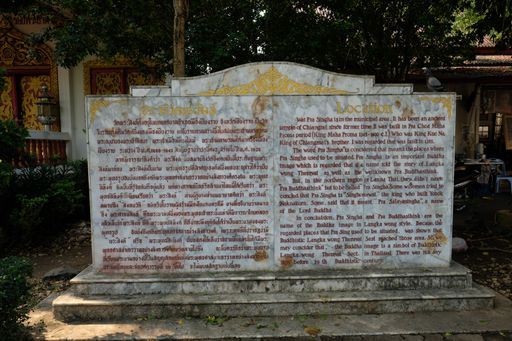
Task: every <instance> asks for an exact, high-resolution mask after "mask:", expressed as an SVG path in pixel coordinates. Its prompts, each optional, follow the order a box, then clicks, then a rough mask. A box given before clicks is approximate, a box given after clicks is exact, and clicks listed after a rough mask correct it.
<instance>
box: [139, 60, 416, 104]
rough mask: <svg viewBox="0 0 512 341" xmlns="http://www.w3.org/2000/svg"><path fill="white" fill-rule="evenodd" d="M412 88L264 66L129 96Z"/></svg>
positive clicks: (299, 68) (276, 65)
mask: <svg viewBox="0 0 512 341" xmlns="http://www.w3.org/2000/svg"><path fill="white" fill-rule="evenodd" d="M412 91H413V89H412V85H411V84H375V78H374V77H373V76H358V75H345V74H341V73H334V72H329V71H324V70H320V69H317V68H314V67H310V66H306V65H301V64H296V63H288V62H266V63H250V64H245V65H240V66H235V67H232V68H229V69H226V70H223V71H219V72H215V73H212V74H209V75H204V76H197V77H183V78H173V79H172V80H171V86H170V87H147V86H141V87H139V86H137V87H132V89H131V94H132V96H165V95H168V96H169V95H170V96H254V95H267V96H272V95H372V94H375V95H376V94H378V95H387V94H389V95H405V94H412Z"/></svg>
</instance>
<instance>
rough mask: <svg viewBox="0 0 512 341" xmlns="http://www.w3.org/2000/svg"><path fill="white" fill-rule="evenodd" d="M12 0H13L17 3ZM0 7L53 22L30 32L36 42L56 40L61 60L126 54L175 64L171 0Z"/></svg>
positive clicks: (52, 0)
mask: <svg viewBox="0 0 512 341" xmlns="http://www.w3.org/2000/svg"><path fill="white" fill-rule="evenodd" d="M13 4H14V5H13ZM0 10H2V11H3V12H10V13H14V14H20V15H25V16H33V15H37V16H39V17H42V18H44V19H46V20H47V21H48V22H49V27H48V28H47V29H44V30H43V31H42V32H40V33H38V34H35V35H33V36H32V39H31V40H32V42H33V43H41V42H47V41H52V42H53V43H54V44H55V49H54V52H55V58H56V61H57V63H58V64H59V65H61V66H64V67H72V66H75V65H77V64H78V63H79V62H80V61H82V60H83V59H84V58H85V57H87V56H90V55H94V56H97V57H99V58H103V59H107V60H109V59H114V58H116V57H120V56H122V57H124V58H127V59H128V60H131V61H132V62H134V63H135V64H136V65H137V66H142V67H143V66H156V67H157V68H158V69H159V71H161V72H166V71H167V72H168V71H169V70H170V69H171V61H172V41H173V38H172V32H173V29H172V18H173V5H172V2H171V1H159V0H129V1H127V0H89V1H82V0H23V6H22V5H21V4H18V0H10V1H7V3H3V2H2V3H1V4H0Z"/></svg>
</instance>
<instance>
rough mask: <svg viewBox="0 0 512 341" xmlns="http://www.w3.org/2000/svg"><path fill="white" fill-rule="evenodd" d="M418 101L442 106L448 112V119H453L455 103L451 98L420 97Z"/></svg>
mask: <svg viewBox="0 0 512 341" xmlns="http://www.w3.org/2000/svg"><path fill="white" fill-rule="evenodd" d="M418 100H419V101H429V102H432V103H438V104H441V105H442V106H443V107H444V108H445V109H446V111H447V112H448V118H451V117H452V105H453V103H452V99H451V98H450V97H419V98H418Z"/></svg>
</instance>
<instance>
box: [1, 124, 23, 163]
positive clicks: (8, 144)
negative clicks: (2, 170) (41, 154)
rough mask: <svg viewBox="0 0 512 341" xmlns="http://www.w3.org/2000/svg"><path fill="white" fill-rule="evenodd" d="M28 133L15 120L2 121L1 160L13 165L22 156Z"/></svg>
mask: <svg viewBox="0 0 512 341" xmlns="http://www.w3.org/2000/svg"><path fill="white" fill-rule="evenodd" d="M27 136H28V131H27V129H26V128H25V127H23V126H19V125H17V124H16V122H14V121H13V120H6V121H3V120H0V160H1V161H2V162H4V163H11V162H12V161H13V160H15V159H16V158H17V157H19V156H20V155H21V149H22V148H23V147H24V146H25V138H26V137H27Z"/></svg>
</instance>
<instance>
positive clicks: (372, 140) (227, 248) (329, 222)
mask: <svg viewBox="0 0 512 341" xmlns="http://www.w3.org/2000/svg"><path fill="white" fill-rule="evenodd" d="M276 65H277V66H276ZM310 69H311V68H307V67H296V66H295V65H290V64H284V63H283V64H279V63H277V64H276V63H275V64H271V65H269V64H268V63H267V64H263V65H259V64H250V65H249V66H245V67H241V68H238V69H231V70H228V71H227V72H226V73H225V74H223V76H222V77H220V76H219V75H217V76H215V77H213V78H212V76H210V77H203V78H198V79H195V80H187V81H186V82H185V81H181V80H173V82H172V88H171V92H172V93H173V94H176V93H180V94H181V95H185V96H162V95H159V94H157V95H156V96H155V95H154V94H153V93H152V92H146V93H144V91H143V90H140V89H139V90H137V91H138V93H139V95H140V96H133V97H130V96H126V97H122V96H112V97H104V96H90V97H88V99H87V109H88V110H87V112H88V133H89V176H90V185H91V212H92V219H91V223H92V227H93V267H94V269H95V270H96V271H100V272H106V273H169V272H171V273H172V272H204V271H214V272H215V271H248V270H249V271H252V270H283V271H285V270H313V269H353V268H372V267H375V268H405V267H431V266H444V267H447V266H449V263H450V259H451V226H452V189H453V152H454V139H453V136H454V124H455V123H454V112H455V95H454V94H444V93H443V94H432V93H424V94H423V93H420V94H410V93H407V92H408V91H409V90H410V89H409V87H408V86H407V85H404V86H403V87H400V86H396V85H392V86H390V91H389V92H390V93H391V94H385V93H386V91H384V90H382V91H381V90H378V89H379V88H380V89H385V88H386V86H384V85H381V86H373V78H371V77H361V76H353V78H350V77H349V78H347V77H346V76H344V75H336V76H331V75H329V74H327V73H324V74H322V73H321V72H319V71H317V70H316V69H311V70H310ZM244 70H245V71H244ZM258 70H259V71H258ZM304 70H306V71H307V72H312V73H315V74H316V77H310V76H312V75H310V76H304V75H303V74H304V72H305V71H304ZM265 72H270V73H271V76H272V77H268V76H269V74H265ZM301 74H302V75H303V76H298V75H301ZM276 75H277V76H276ZM281 76H283V77H285V78H281ZM251 77H252V78H251ZM301 77H302V78H301ZM221 78H222V80H221ZM277 80H279V81H277ZM265 82H267V83H265ZM268 82H270V83H268ZM194 83H196V86H195V87H194V86H193V84H194ZM258 87H259V88H258ZM207 88H209V89H210V90H205V89H207ZM187 89H188V90H187ZM194 89H195V90H194ZM372 89H373V90H372ZM203 90H204V91H203ZM155 91H161V88H159V89H157V90H155ZM401 91H402V92H401ZM305 92H306V93H305ZM308 92H311V94H307V93H308ZM350 92H355V93H358V92H362V93H363V94H352V93H350ZM201 93H202V95H201ZM253 93H255V94H253ZM381 93H384V94H381ZM164 94H165V92H164ZM265 94H267V95H265ZM134 95H135V93H134ZM187 95H188V96H187Z"/></svg>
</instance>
